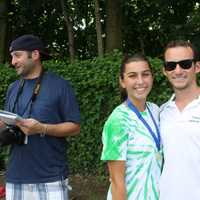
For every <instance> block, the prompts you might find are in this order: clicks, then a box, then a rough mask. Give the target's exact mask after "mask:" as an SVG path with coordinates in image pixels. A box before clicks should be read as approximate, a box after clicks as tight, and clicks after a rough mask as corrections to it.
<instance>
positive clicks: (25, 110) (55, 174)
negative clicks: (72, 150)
mask: <svg viewBox="0 0 200 200" xmlns="http://www.w3.org/2000/svg"><path fill="white" fill-rule="evenodd" d="M10 53H11V56H12V65H13V66H14V67H15V70H16V72H17V74H18V75H19V76H20V77H21V79H20V80H17V81H15V82H14V83H12V84H11V85H10V87H9V89H8V92H7V96H6V104H5V109H6V110H7V111H11V112H14V113H17V114H18V115H20V116H22V117H23V119H22V120H20V121H18V122H17V123H16V125H17V126H18V127H19V128H20V129H21V130H22V131H23V132H24V134H25V141H24V143H23V144H22V145H19V144H14V145H12V148H11V155H10V160H9V164H8V168H7V173H6V199H7V200H31V199H34V200H66V199H68V191H67V190H68V188H67V177H68V167H67V165H66V162H65V160H66V155H65V153H66V149H65V147H66V140H65V137H66V136H71V135H75V134H77V133H78V132H79V131H80V125H79V123H80V115H79V109H78V105H77V102H76V99H75V96H74V92H73V89H72V88H71V86H70V85H69V83H68V82H67V81H66V80H64V79H62V78H60V77H58V76H57V75H55V74H53V73H51V72H49V71H45V70H44V69H43V67H42V64H41V60H47V59H49V58H50V55H49V54H48V53H47V52H46V51H45V48H44V45H43V43H42V42H41V40H40V39H39V38H38V37H36V36H34V35H23V36H21V37H18V38H17V39H16V40H14V41H13V42H12V43H11V45H10Z"/></svg>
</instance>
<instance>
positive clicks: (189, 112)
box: [160, 97, 200, 200]
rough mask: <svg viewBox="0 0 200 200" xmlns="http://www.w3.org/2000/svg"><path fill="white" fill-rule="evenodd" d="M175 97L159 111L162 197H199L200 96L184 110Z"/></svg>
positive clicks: (164, 199) (191, 199)
mask: <svg viewBox="0 0 200 200" xmlns="http://www.w3.org/2000/svg"><path fill="white" fill-rule="evenodd" d="M172 99H173V97H172V98H171V100H169V101H168V102H167V103H165V104H164V105H163V106H162V107H161V113H160V128H161V137H162V141H163V147H164V149H163V150H164V158H165V163H164V168H163V172H162V175H161V180H160V200H200V97H199V98H197V99H195V100H193V101H192V102H191V103H189V104H188V105H187V106H186V107H185V108H184V110H183V111H181V112H180V111H179V110H178V108H177V106H176V104H175V102H174V101H173V100H172Z"/></svg>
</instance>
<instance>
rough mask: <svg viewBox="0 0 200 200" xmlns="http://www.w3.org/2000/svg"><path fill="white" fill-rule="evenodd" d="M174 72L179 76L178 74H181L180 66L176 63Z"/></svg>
mask: <svg viewBox="0 0 200 200" xmlns="http://www.w3.org/2000/svg"><path fill="white" fill-rule="evenodd" d="M174 71H175V72H176V73H177V74H179V73H182V71H183V70H182V68H181V66H180V65H179V64H178V63H177V64H176V68H175V69H174Z"/></svg>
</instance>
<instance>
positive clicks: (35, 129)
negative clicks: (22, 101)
mask: <svg viewBox="0 0 200 200" xmlns="http://www.w3.org/2000/svg"><path fill="white" fill-rule="evenodd" d="M16 125H17V126H18V127H19V128H20V129H21V130H22V131H23V132H24V133H25V134H26V135H34V134H41V133H43V132H44V128H45V126H44V124H42V123H40V122H39V121H37V120H35V119H33V118H29V119H21V120H17V121H16Z"/></svg>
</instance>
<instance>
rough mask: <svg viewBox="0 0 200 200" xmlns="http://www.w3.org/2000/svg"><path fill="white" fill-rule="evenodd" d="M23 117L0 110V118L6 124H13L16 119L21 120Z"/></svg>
mask: <svg viewBox="0 0 200 200" xmlns="http://www.w3.org/2000/svg"><path fill="white" fill-rule="evenodd" d="M22 119H23V118H22V117H21V116H19V115H17V114H15V113H12V112H8V111H5V110H0V120H1V121H3V122H4V123H5V124H7V125H14V124H15V123H16V120H22Z"/></svg>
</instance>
